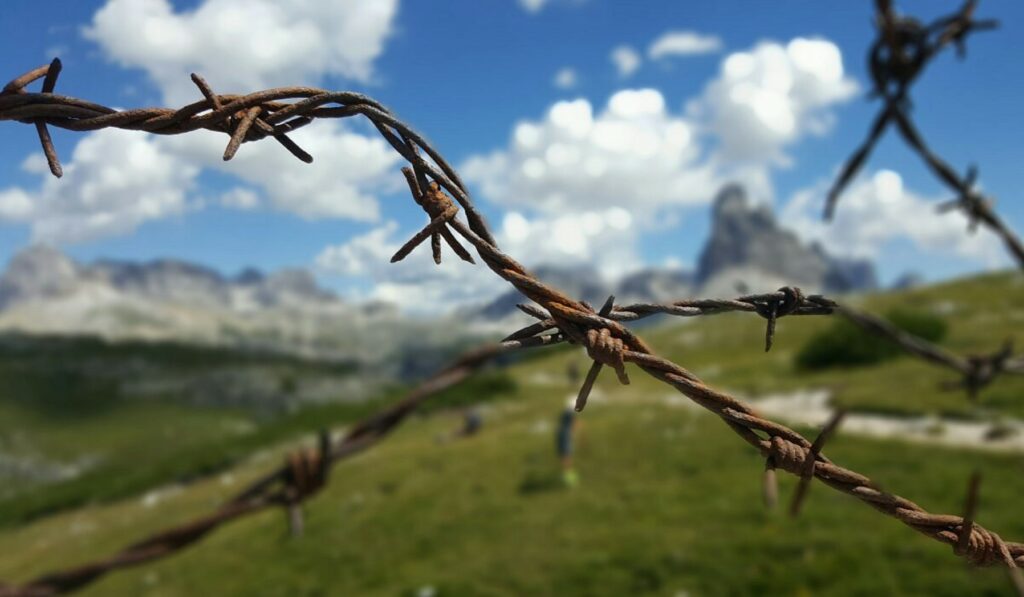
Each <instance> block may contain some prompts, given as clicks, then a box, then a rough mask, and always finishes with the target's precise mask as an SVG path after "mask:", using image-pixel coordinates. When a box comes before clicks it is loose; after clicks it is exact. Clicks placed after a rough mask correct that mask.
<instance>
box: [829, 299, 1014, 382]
mask: <svg viewBox="0 0 1024 597" xmlns="http://www.w3.org/2000/svg"><path fill="white" fill-rule="evenodd" d="M835 312H836V313H839V314H841V315H842V316H843V317H845V318H846V319H847V320H848V321H850V322H852V323H854V324H855V325H857V326H859V327H860V328H862V329H864V330H866V331H868V332H870V333H872V334H875V335H877V336H881V337H883V338H886V339H888V340H889V341H890V342H893V343H894V344H896V345H897V346H899V347H900V348H902V349H903V350H904V351H906V352H908V353H910V354H911V355H914V356H916V357H918V358H920V359H922V360H924V361H926V362H928V363H932V364H934V365H938V366H939V367H943V368H945V369H948V370H951V371H953V372H955V373H957V374H959V375H960V380H959V381H956V382H951V383H946V384H944V385H943V387H944V388H946V389H958V388H962V389H964V390H965V391H966V392H967V397H968V398H969V399H970V400H971V401H972V402H973V401H976V400H977V399H978V394H979V393H980V392H981V390H982V389H983V388H985V387H986V386H988V385H989V384H991V383H992V382H994V381H995V380H996V379H998V378H999V377H1001V376H1002V375H1004V374H1011V375H1024V358H1022V357H1021V356H1019V355H1018V356H1016V357H1014V354H1013V341H1012V340H1007V341H1006V342H1004V343H1003V346H1002V347H1001V348H999V349H998V350H996V351H993V352H991V353H989V354H970V355H967V356H959V355H955V354H953V353H951V352H949V351H947V350H946V349H944V348H942V347H940V346H938V345H937V344H934V343H932V342H929V341H927V340H925V339H924V338H921V337H919V336H916V335H914V334H912V333H910V332H908V331H906V330H903V329H900V328H899V327H897V326H896V325H894V324H893V323H892V322H890V321H887V320H885V319H883V318H881V317H878V316H876V315H872V314H871V313H866V312H864V311H860V310H857V309H854V308H852V307H849V306H847V305H836V307H835Z"/></svg>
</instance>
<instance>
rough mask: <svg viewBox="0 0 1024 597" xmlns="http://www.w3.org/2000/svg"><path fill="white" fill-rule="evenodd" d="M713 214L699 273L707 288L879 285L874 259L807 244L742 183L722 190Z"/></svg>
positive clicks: (824, 288) (698, 278)
mask: <svg viewBox="0 0 1024 597" xmlns="http://www.w3.org/2000/svg"><path fill="white" fill-rule="evenodd" d="M711 218H712V220H711V236H710V238H708V241H707V243H706V244H705V245H704V250H703V251H701V254H700V259H699V261H698V264H697V271H696V275H695V277H694V281H695V282H696V284H697V285H698V286H699V287H700V288H701V291H702V293H703V294H708V293H709V292H710V293H711V294H720V293H721V291H722V290H725V291H726V292H725V294H730V292H729V290H728V289H729V287H730V286H736V285H742V286H746V287H748V288H749V289H750V290H751V291H752V292H764V291H769V290H775V289H776V288H777V287H778V286H780V285H783V284H790V285H794V286H799V287H800V288H802V289H803V290H807V291H813V292H831V293H840V292H850V291H854V290H870V289H874V288H876V287H877V285H878V281H877V278H876V275H875V267H874V265H873V264H872V263H871V262H870V261H867V260H856V259H842V258H837V257H833V256H830V255H829V254H828V253H827V252H826V251H825V249H824V248H823V247H822V246H821V245H819V244H816V243H814V244H810V245H804V244H803V242H801V241H800V239H799V237H797V235H796V233H794V232H793V231H792V230H787V229H785V228H783V227H781V226H780V225H779V223H778V222H777V221H776V220H775V214H774V213H773V212H772V210H771V207H770V206H768V205H764V204H762V205H753V204H751V202H750V201H749V200H748V199H747V195H746V192H745V191H744V190H743V187H741V186H739V185H734V184H733V185H728V186H726V187H724V188H723V189H722V190H721V191H720V192H719V193H718V196H717V197H716V198H715V202H714V207H713V209H712V216H711ZM712 291H716V292H712ZM732 292H735V290H733V291H732Z"/></svg>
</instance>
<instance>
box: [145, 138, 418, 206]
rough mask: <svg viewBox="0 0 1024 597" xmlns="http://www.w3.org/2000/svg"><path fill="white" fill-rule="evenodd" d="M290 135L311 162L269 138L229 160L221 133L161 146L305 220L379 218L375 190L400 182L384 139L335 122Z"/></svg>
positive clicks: (168, 140)
mask: <svg viewBox="0 0 1024 597" xmlns="http://www.w3.org/2000/svg"><path fill="white" fill-rule="evenodd" d="M291 137H292V138H293V139H294V140H295V142H296V143H298V144H299V145H301V146H302V147H303V148H305V149H306V150H307V151H309V152H310V153H312V154H313V155H314V156H317V159H316V160H315V161H314V162H313V163H312V164H305V163H303V162H300V161H299V160H296V159H295V157H294V156H292V155H291V154H290V153H288V152H287V151H285V150H284V148H282V147H280V146H279V145H278V144H277V143H274V142H273V141H269V140H264V141H260V142H258V143H246V144H245V145H243V146H242V148H241V149H240V150H239V151H238V154H237V155H236V156H235V157H234V159H232V160H231V161H230V162H224V161H223V160H222V159H221V155H222V154H223V152H224V144H225V139H226V137H225V136H224V135H220V134H216V133H211V132H206V131H197V132H195V133H192V134H189V135H181V136H176V137H168V138H165V139H161V140H160V142H161V143H162V144H163V145H164V146H165V147H167V149H168V151H169V152H172V153H173V154H174V155H175V156H176V157H177V158H178V159H181V160H188V161H190V162H191V163H195V164H197V165H201V166H202V167H204V168H211V169H218V170H221V171H223V172H225V173H229V174H232V175H233V176H235V177H237V178H240V179H241V180H243V181H245V182H246V183H249V184H251V185H257V186H258V187H260V188H261V189H263V192H264V193H265V195H266V197H267V201H265V202H261V201H256V203H266V204H268V205H270V206H272V207H273V208H275V209H279V210H281V211H286V212H289V213H294V214H297V215H299V216H301V217H304V218H308V219H319V218H347V219H352V220H362V221H373V220H376V219H377V218H378V216H379V205H378V202H377V199H376V196H375V194H374V192H375V191H376V192H380V191H382V190H387V189H389V188H390V187H394V188H397V187H398V185H399V184H400V182H401V181H400V177H396V176H395V173H394V170H395V168H394V167H395V165H396V164H397V163H398V161H399V160H400V158H399V156H398V154H396V153H395V152H394V151H393V150H392V149H391V147H390V146H389V145H387V144H386V143H385V142H384V140H383V139H380V138H377V137H367V136H364V135H361V134H358V133H355V132H353V131H352V130H351V128H350V125H348V124H346V123H344V122H342V121H335V120H328V121H322V122H318V123H316V125H314V126H308V127H305V128H303V129H300V130H298V131H295V132H294V133H292V135H291ZM249 203H254V202H253V201H249Z"/></svg>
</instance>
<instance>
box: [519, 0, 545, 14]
mask: <svg viewBox="0 0 1024 597" xmlns="http://www.w3.org/2000/svg"><path fill="white" fill-rule="evenodd" d="M547 3H548V0H519V6H522V7H523V10H525V11H526V12H530V13H538V12H540V9H542V8H544V5H545V4H547Z"/></svg>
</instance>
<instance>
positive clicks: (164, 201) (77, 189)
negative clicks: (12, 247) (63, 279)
mask: <svg viewBox="0 0 1024 597" xmlns="http://www.w3.org/2000/svg"><path fill="white" fill-rule="evenodd" d="M24 167H25V169H26V170H28V171H30V172H32V173H34V174H37V175H38V176H40V178H41V182H40V185H39V187H38V188H37V189H35V190H26V189H22V188H17V187H15V188H8V189H5V190H3V191H0V219H3V220H6V221H8V222H17V223H24V224H28V225H30V227H31V230H32V239H33V240H34V241H42V242H49V243H54V244H70V243H78V242H85V241H89V240H94V239H96V238H100V237H105V236H112V235H117V234H124V233H127V232H131V231H133V230H134V229H135V228H137V227H138V226H139V225H141V224H143V223H145V222H148V221H151V220H157V219H160V218H165V217H167V216H170V215H175V214H180V213H182V212H183V211H185V210H186V209H187V208H188V203H187V195H188V192H189V191H190V190H191V189H192V187H193V186H194V184H195V179H196V176H197V175H198V174H199V169H198V167H196V166H195V165H193V164H190V163H189V162H187V161H184V160H181V159H179V158H178V157H176V156H175V155H173V154H172V153H170V152H168V151H167V150H166V149H165V148H164V147H162V146H161V144H160V143H158V140H157V139H156V138H153V137H147V136H145V135H140V134H138V133H135V132H131V131H120V130H113V129H108V130H103V131H98V132H95V133H92V134H90V135H89V136H87V137H86V138H84V139H83V140H82V141H81V142H79V144H78V145H77V146H76V147H75V149H74V152H73V153H72V155H71V159H70V160H69V161H68V162H67V163H66V164H65V166H64V178H62V179H60V180H58V179H55V178H53V177H52V176H50V173H49V171H48V170H46V166H45V160H43V158H42V156H34V157H32V158H30V159H29V160H26V162H25V164H24Z"/></svg>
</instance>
